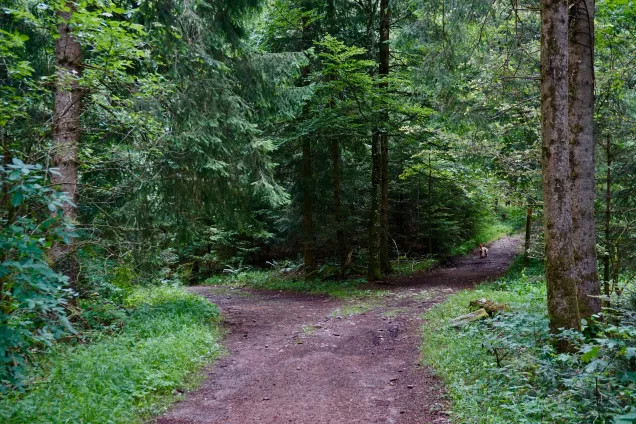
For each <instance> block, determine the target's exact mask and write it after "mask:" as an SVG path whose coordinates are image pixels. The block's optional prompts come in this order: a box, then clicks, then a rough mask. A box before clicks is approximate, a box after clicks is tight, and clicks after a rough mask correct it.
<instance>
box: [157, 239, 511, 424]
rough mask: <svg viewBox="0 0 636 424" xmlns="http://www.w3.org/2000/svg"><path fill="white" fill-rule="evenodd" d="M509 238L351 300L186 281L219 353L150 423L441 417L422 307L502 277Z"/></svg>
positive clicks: (311, 423)
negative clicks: (217, 321) (426, 356)
mask: <svg viewBox="0 0 636 424" xmlns="http://www.w3.org/2000/svg"><path fill="white" fill-rule="evenodd" d="M519 244H520V240H519V238H518V237H513V238H504V239H501V240H499V241H497V242H495V243H493V244H492V246H491V247H490V254H489V257H488V258H487V259H484V260H480V259H479V258H478V257H476V256H474V255H471V256H468V257H465V258H462V259H460V260H458V261H456V263H455V264H453V265H452V266H451V267H447V268H441V269H437V270H434V271H431V272H426V273H422V274H419V275H415V276H413V277H407V278H401V279H393V280H391V281H390V282H391V283H392V284H393V285H383V286H381V287H379V289H383V290H389V292H388V293H384V295H382V296H371V297H370V298H366V299H360V300H356V301H342V300H338V299H333V298H328V297H321V296H312V295H306V294H292V293H279V292H260V291H252V290H246V289H234V290H230V289H228V288H227V287H193V288H192V290H193V291H195V292H196V293H199V294H201V295H202V296H205V297H207V298H208V299H210V301H212V302H214V303H216V304H217V305H219V307H220V308H221V310H222V311H223V316H224V319H225V324H226V327H227V329H228V333H227V335H226V337H225V340H224V344H225V346H226V347H227V349H228V351H229V354H228V355H227V356H225V357H223V358H221V359H220V360H219V361H217V362H216V363H215V364H214V365H213V366H211V367H209V368H208V369H206V371H205V373H206V376H205V381H204V383H203V384H202V386H201V387H200V388H199V389H198V390H195V391H193V392H192V393H189V394H187V395H186V397H185V399H184V400H183V401H181V402H179V403H177V404H175V405H174V406H173V407H172V408H171V409H170V410H169V411H168V412H167V413H166V414H165V415H163V416H162V417H159V418H158V419H157V422H158V423H159V424H177V423H179V424H185V423H197V424H198V423H224V424H251V423H294V424H296V423H298V424H322V423H333V424H336V423H343V424H345V423H347V424H348V423H360V424H363V423H365V424H366V423H447V422H449V421H448V419H447V415H446V412H445V410H446V408H447V406H448V405H447V402H446V400H445V399H444V388H443V386H442V383H441V381H440V380H439V379H438V378H437V377H435V375H434V374H433V372H432V370H430V369H429V368H428V367H425V366H420V353H419V345H420V342H421V331H420V329H421V325H422V314H423V312H425V311H426V310H427V309H428V308H429V307H430V306H431V305H433V304H435V303H438V302H441V301H442V300H443V299H444V298H445V297H446V296H447V295H448V294H449V293H452V292H455V291H457V290H460V289H464V288H470V287H472V286H473V285H474V283H478V282H482V281H485V280H487V279H492V278H496V277H499V276H501V275H503V274H504V273H505V272H506V270H507V268H508V267H509V265H510V263H511V262H512V260H513V258H514V256H515V255H516V254H517V249H518V246H519Z"/></svg>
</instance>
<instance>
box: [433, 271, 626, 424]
mask: <svg viewBox="0 0 636 424" xmlns="http://www.w3.org/2000/svg"><path fill="white" fill-rule="evenodd" d="M542 274H543V273H542V269H541V266H539V265H537V264H534V266H533V267H531V268H530V269H525V270H524V269H521V267H520V265H519V262H517V263H516V264H515V265H514V266H513V268H512V269H511V271H510V272H509V273H508V275H507V276H506V277H504V278H502V279H500V280H498V281H495V282H491V283H484V284H481V285H480V286H478V287H477V288H476V289H475V290H465V291H461V292H459V293H456V294H454V295H452V296H449V297H448V298H447V300H446V301H445V302H443V303H441V304H438V305H436V306H434V307H433V308H431V310H429V311H428V312H427V313H426V315H425V317H426V320H427V321H426V324H425V325H424V327H423V344H422V354H423V358H424V362H426V363H428V364H430V365H432V366H433V367H434V368H435V369H436V371H437V372H438V374H439V375H440V377H441V378H442V379H443V380H444V382H445V385H446V387H447V389H448V393H449V395H450V401H451V403H452V415H451V416H452V419H453V422H456V423H468V422H470V423H498V424H499V423H501V424H504V423H540V422H541V423H587V422H589V423H613V422H615V423H629V422H636V415H634V414H633V413H634V412H636V410H634V409H633V405H636V321H635V320H634V316H635V315H636V314H634V312H633V311H632V312H630V311H628V310H625V309H620V308H619V307H618V304H617V307H615V308H614V310H613V311H605V312H604V313H605V314H606V321H605V323H602V324H601V323H599V322H596V321H595V322H593V323H586V325H587V328H585V329H584V332H583V333H582V334H581V333H576V332H570V333H567V334H563V336H564V337H569V338H570V339H571V340H572V343H573V344H574V345H576V346H577V351H576V352H574V353H571V354H558V353H557V352H555V350H554V349H553V347H552V341H553V336H551V335H550V334H549V331H548V319H547V312H546V306H545V305H546V291H545V281H544V279H543V275H542ZM482 298H486V299H488V300H492V301H495V302H500V303H505V304H506V305H508V306H509V307H510V312H506V313H502V314H499V315H497V316H495V317H493V318H489V319H486V320H482V321H479V322H475V323H472V324H469V325H466V326H464V327H460V328H452V327H450V326H449V322H450V320H451V319H453V318H455V317H457V316H459V315H463V314H466V313H467V312H469V303H470V301H471V300H475V299H482ZM610 313H611V317H610ZM630 408H632V409H630ZM630 414H632V415H630ZM619 416H622V417H623V420H621V419H619V418H617V417H619ZM629 417H632V418H633V419H634V421H632V418H629Z"/></svg>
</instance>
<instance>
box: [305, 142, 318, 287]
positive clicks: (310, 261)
mask: <svg viewBox="0 0 636 424" xmlns="http://www.w3.org/2000/svg"><path fill="white" fill-rule="evenodd" d="M312 184H313V172H312V169H311V140H310V139H309V138H307V137H305V138H304V139H303V226H304V237H305V239H304V243H305V249H304V250H305V275H306V276H311V275H312V273H313V271H314V270H315V269H316V258H315V256H314V220H313V212H314V207H313V199H312V190H311V188H312Z"/></svg>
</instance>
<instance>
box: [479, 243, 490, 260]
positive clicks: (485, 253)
mask: <svg viewBox="0 0 636 424" xmlns="http://www.w3.org/2000/svg"><path fill="white" fill-rule="evenodd" d="M487 257H488V248H487V247H486V246H484V245H483V244H482V243H479V259H484V258H487Z"/></svg>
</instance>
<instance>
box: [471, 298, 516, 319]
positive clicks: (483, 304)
mask: <svg viewBox="0 0 636 424" xmlns="http://www.w3.org/2000/svg"><path fill="white" fill-rule="evenodd" d="M470 308H471V309H485V310H486V312H487V313H488V315H490V316H491V317H492V316H495V315H497V314H498V313H500V312H506V311H509V310H510V307H509V306H508V305H504V304H503V303H497V302H493V301H492V300H488V299H476V300H472V301H471V302H470Z"/></svg>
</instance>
